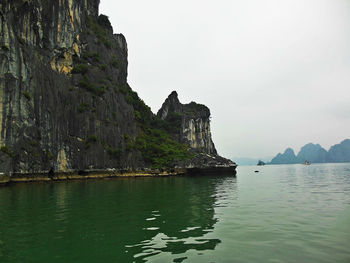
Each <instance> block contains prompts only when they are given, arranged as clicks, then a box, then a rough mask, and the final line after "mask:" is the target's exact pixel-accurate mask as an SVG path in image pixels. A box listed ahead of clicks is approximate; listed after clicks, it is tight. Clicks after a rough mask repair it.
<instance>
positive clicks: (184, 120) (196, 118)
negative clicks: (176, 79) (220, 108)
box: [157, 91, 217, 154]
mask: <svg viewBox="0 0 350 263" xmlns="http://www.w3.org/2000/svg"><path fill="white" fill-rule="evenodd" d="M157 116H158V117H159V118H161V119H162V120H165V121H167V122H169V123H170V125H171V126H173V127H176V129H175V130H174V131H173V134H174V135H175V136H176V137H177V139H178V140H179V141H180V142H181V143H185V144H187V145H190V147H191V148H192V149H194V150H196V151H199V152H204V153H207V154H217V152H216V149H215V145H214V143H213V140H212V137H211V131H210V110H209V109H208V107H206V106H204V105H201V104H197V103H195V102H191V103H189V104H181V103H180V101H179V99H178V94H177V93H176V91H173V92H172V93H171V94H170V95H169V97H168V98H167V99H166V100H165V102H164V103H163V105H162V107H161V109H160V110H159V111H158V113H157ZM179 127H180V129H178V128H179Z"/></svg>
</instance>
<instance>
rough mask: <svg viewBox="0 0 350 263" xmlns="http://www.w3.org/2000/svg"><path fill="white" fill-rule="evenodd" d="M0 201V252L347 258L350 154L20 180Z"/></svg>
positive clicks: (44, 258) (78, 257)
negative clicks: (216, 171)
mask: <svg viewBox="0 0 350 263" xmlns="http://www.w3.org/2000/svg"><path fill="white" fill-rule="evenodd" d="M257 169H259V171H260V172H259V173H255V172H254V171H255V170H257ZM0 208H1V209H0V262H191V263H192V262H349V261H350V249H349V246H348V244H349V243H350V229H349V222H350V164H320V165H313V164H312V165H310V166H303V165H277V166H264V167H256V166H245V167H238V173H237V178H234V177H232V176H206V177H168V178H125V179H124V178H123V179H117V180H101V181H86V182H82V181H80V182H69V183H52V184H51V183H43V184H18V185H13V186H10V187H3V188H0Z"/></svg>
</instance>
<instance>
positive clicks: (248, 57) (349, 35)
mask: <svg viewBox="0 0 350 263" xmlns="http://www.w3.org/2000/svg"><path fill="white" fill-rule="evenodd" d="M100 13H103V14H106V15H108V16H109V18H110V20H111V23H112V25H113V27H114V32H115V33H123V34H124V35H125V37H126V39H127V42H128V49H129V77H128V81H129V84H130V85H131V87H132V88H133V89H134V90H135V91H137V92H138V94H139V95H140V97H141V98H142V99H143V100H144V101H145V102H146V104H148V105H149V106H150V107H151V108H152V111H153V112H155V113H156V112H157V111H158V109H159V108H160V107H161V105H162V103H163V101H164V100H165V98H166V97H167V96H168V95H169V94H170V92H171V91H173V90H176V91H177V92H178V94H179V98H180V100H181V102H182V103H188V102H191V101H196V102H198V103H202V104H205V105H207V106H208V107H209V108H210V110H211V114H212V135H213V140H214V143H215V145H216V148H217V150H218V152H219V154H221V155H223V156H225V157H233V156H237V157H265V156H274V155H275V154H277V153H278V152H281V151H284V150H285V148H287V147H292V148H294V150H295V151H296V152H298V151H299V149H300V147H301V146H303V145H304V144H306V143H309V142H314V143H320V144H321V145H322V146H323V147H325V148H326V149H327V150H328V148H329V147H330V146H331V145H333V144H336V143H339V142H340V141H341V140H343V139H345V138H350V1H349V0H215V1H214V0H212V1H206V0H177V1H169V0H148V1H145V0H129V1H116V0H101V5H100Z"/></svg>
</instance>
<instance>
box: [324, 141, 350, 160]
mask: <svg viewBox="0 0 350 263" xmlns="http://www.w3.org/2000/svg"><path fill="white" fill-rule="evenodd" d="M327 160H328V162H333V163H343V162H350V140H349V139H347V140H344V141H342V142H341V143H340V144H336V145H333V146H332V147H331V148H330V149H329V151H328V155H327Z"/></svg>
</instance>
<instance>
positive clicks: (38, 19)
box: [0, 0, 236, 182]
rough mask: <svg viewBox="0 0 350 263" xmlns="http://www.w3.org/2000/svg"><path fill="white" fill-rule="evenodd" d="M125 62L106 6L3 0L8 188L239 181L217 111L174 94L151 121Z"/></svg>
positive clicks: (3, 165) (2, 118)
mask: <svg viewBox="0 0 350 263" xmlns="http://www.w3.org/2000/svg"><path fill="white" fill-rule="evenodd" d="M127 55H128V49H127V42H126V40H125V38H124V36H123V35H122V34H114V33H113V28H112V26H111V24H110V22H109V20H108V17H107V16H105V15H102V14H99V1H98V0H79V1H78V0H76V1H72V0H45V1H44V0H16V1H12V0H4V1H1V3H0V147H1V151H0V177H1V178H3V179H2V180H3V181H5V182H6V181H16V180H19V181H20V180H24V181H25V180H36V179H38V180H51V179H62V180H63V179H67V178H68V179H69V178H75V177H76V178H88V177H104V176H118V175H140V176H141V175H155V174H180V173H205V172H215V173H220V172H224V173H227V172H228V173H231V174H234V173H235V168H236V164H235V163H233V162H232V161H230V160H228V159H225V158H223V157H220V156H219V155H218V154H217V151H216V149H215V146H214V143H213V141H212V137H211V131H210V119H209V117H210V111H209V109H208V108H207V107H206V106H204V105H200V104H197V103H194V102H191V103H189V104H181V103H180V102H179V100H178V97H177V93H176V92H173V93H171V94H170V96H169V97H168V98H167V99H166V101H165V102H164V104H163V106H162V108H161V109H160V110H159V112H158V114H157V115H155V114H153V113H152V111H151V110H150V108H149V107H148V106H147V105H146V104H145V103H144V102H143V100H142V99H140V98H139V96H138V94H137V93H136V92H134V91H133V90H132V89H131V88H130V86H129V84H128V82H127V68H128V60H127ZM74 176H75V177H74Z"/></svg>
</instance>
